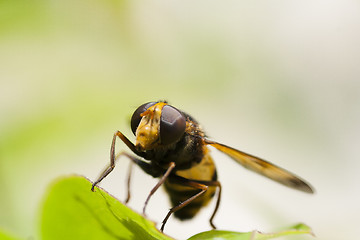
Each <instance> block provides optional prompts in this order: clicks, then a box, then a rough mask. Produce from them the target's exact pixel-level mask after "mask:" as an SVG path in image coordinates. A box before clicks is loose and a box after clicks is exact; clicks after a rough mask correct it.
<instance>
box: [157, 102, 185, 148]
mask: <svg viewBox="0 0 360 240" xmlns="http://www.w3.org/2000/svg"><path fill="white" fill-rule="evenodd" d="M185 127H186V120H185V117H184V115H182V114H181V112H180V111H179V110H177V109H176V108H174V107H172V106H169V105H165V106H164V107H163V109H162V112H161V120H160V141H161V144H164V145H167V144H171V143H174V142H176V141H177V140H179V139H180V138H181V137H182V136H183V134H184V132H185Z"/></svg>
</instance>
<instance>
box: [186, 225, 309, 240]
mask: <svg viewBox="0 0 360 240" xmlns="http://www.w3.org/2000/svg"><path fill="white" fill-rule="evenodd" d="M300 234H310V235H313V233H312V230H311V228H310V227H308V226H307V225H305V224H297V225H295V226H293V227H290V228H288V229H287V230H283V231H280V232H276V233H261V232H258V231H253V232H244V233H241V232H231V231H218V230H211V231H207V232H202V233H199V234H196V235H194V236H192V237H190V238H189V239H188V240H200V239H201V240H215V239H216V240H221V239H224V240H225V239H226V240H267V239H274V238H277V237H283V236H289V235H300Z"/></svg>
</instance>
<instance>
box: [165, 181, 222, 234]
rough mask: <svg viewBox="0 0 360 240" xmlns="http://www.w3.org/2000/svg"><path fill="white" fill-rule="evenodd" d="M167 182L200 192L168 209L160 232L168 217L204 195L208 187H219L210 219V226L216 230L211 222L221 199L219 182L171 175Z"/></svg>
mask: <svg viewBox="0 0 360 240" xmlns="http://www.w3.org/2000/svg"><path fill="white" fill-rule="evenodd" d="M169 180H171V181H175V182H178V183H179V184H182V185H186V186H189V187H193V188H196V189H199V190H201V191H200V192H198V193H197V194H195V195H194V196H192V197H190V198H188V199H187V200H185V201H184V202H181V203H180V204H179V205H177V206H175V207H173V208H171V209H170V211H169V212H168V214H167V215H166V217H165V218H164V220H163V222H162V225H161V228H160V231H163V230H164V227H165V224H166V222H167V220H168V218H169V217H170V215H171V214H172V213H174V212H176V211H178V210H180V209H182V208H183V207H185V206H186V205H188V204H189V203H191V202H192V201H193V200H195V199H196V198H197V197H199V196H200V195H202V194H204V193H205V192H206V191H207V189H208V187H209V186H215V187H219V193H218V198H217V201H216V206H215V210H214V212H213V214H212V215H211V217H210V225H211V227H212V228H214V229H215V228H216V227H215V225H214V224H213V223H212V220H213V218H214V216H215V214H216V212H217V210H218V208H219V205H220V199H221V184H220V182H219V181H200V180H191V179H187V178H183V177H180V176H177V175H171V176H170V178H169Z"/></svg>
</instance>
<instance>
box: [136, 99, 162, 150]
mask: <svg viewBox="0 0 360 240" xmlns="http://www.w3.org/2000/svg"><path fill="white" fill-rule="evenodd" d="M165 105H167V103H164V102H159V103H156V104H155V105H153V106H151V107H149V108H148V109H147V110H146V111H145V112H143V113H142V114H141V115H140V116H141V117H142V119H141V121H140V124H139V126H138V127H137V130H136V142H135V146H136V147H137V148H139V149H140V150H151V149H153V148H154V147H155V146H156V145H157V144H158V143H159V138H160V136H159V133H160V120H161V112H162V109H163V107H164V106H165Z"/></svg>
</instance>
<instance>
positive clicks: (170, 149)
mask: <svg viewBox="0 0 360 240" xmlns="http://www.w3.org/2000/svg"><path fill="white" fill-rule="evenodd" d="M131 130H132V132H133V133H134V135H135V136H136V141H135V144H133V143H132V142H131V141H130V140H129V139H128V138H127V137H126V136H125V135H123V134H122V133H121V132H120V131H117V132H116V133H115V134H114V136H113V139H112V144H111V149H110V165H109V166H108V167H107V168H106V169H105V171H104V172H103V173H102V174H101V175H100V177H99V179H98V180H97V181H95V182H94V183H93V184H92V188H91V190H92V191H94V188H95V186H96V185H97V184H98V183H100V182H101V181H102V180H103V179H104V178H105V177H106V176H107V175H108V174H109V173H110V172H111V171H112V170H113V169H114V167H115V160H116V159H117V157H119V156H122V155H125V156H126V157H128V158H130V160H131V161H132V162H133V163H135V164H137V165H138V166H139V167H140V168H141V169H142V170H143V171H144V172H145V173H147V174H149V175H151V176H153V177H155V178H160V180H159V182H158V183H157V184H156V185H155V186H154V188H153V189H152V190H151V191H150V194H149V195H148V197H147V199H146V201H145V204H144V208H143V214H144V215H145V209H146V206H147V204H148V201H149V199H150V198H151V196H152V195H153V194H154V193H155V192H156V190H157V189H158V188H159V187H160V186H161V185H163V186H164V187H165V190H166V192H167V193H168V195H169V197H170V200H171V202H172V205H173V207H172V208H171V209H170V210H169V212H168V214H167V215H166V217H165V218H164V220H163V222H162V226H161V228H160V230H161V231H163V230H164V226H165V224H166V222H167V220H168V218H169V217H170V215H171V214H173V213H174V215H175V217H177V218H179V219H180V220H186V219H190V218H192V217H194V216H195V215H196V214H197V212H198V211H199V210H200V209H201V208H202V207H203V206H205V205H206V204H207V203H208V202H209V201H210V200H211V199H212V197H213V196H214V195H215V193H216V190H217V189H218V192H217V200H216V205H215V209H214V212H213V214H212V216H211V217H210V220H209V221H210V225H211V226H212V228H215V225H214V224H213V219H214V216H215V214H216V212H217V210H218V207H219V204H220V199H221V184H220V182H219V181H218V180H217V174H216V168H215V164H214V162H213V159H212V157H211V156H210V153H209V149H208V147H207V146H212V147H214V148H216V149H218V150H219V151H221V152H223V153H225V154H226V155H228V156H229V157H230V158H232V159H234V160H235V161H236V162H238V163H240V164H241V165H243V166H244V167H245V168H247V169H250V170H252V171H255V172H257V173H259V174H261V175H263V176H266V177H268V178H270V179H272V180H274V181H277V182H279V183H281V184H283V185H285V186H288V187H291V188H294V189H297V190H300V191H303V192H306V193H313V192H314V191H313V189H312V187H311V186H310V185H309V184H308V183H306V182H305V181H304V180H302V179H301V178H299V177H297V176H295V175H294V174H292V173H290V172H288V171H287V170H285V169H282V168H280V167H278V166H275V165H274V164H272V163H270V162H267V161H265V160H263V159H260V158H258V157H255V156H253V155H250V154H247V153H244V152H242V151H239V150H237V149H234V148H232V147H229V146H226V145H224V144H221V143H218V142H215V141H212V140H209V139H208V138H207V137H206V135H205V133H204V131H203V130H202V128H201V126H200V125H199V123H198V122H197V121H196V120H195V119H194V118H192V117H191V116H190V115H189V114H187V113H184V112H182V111H180V110H178V109H177V108H175V107H173V106H171V105H169V104H168V103H167V102H165V101H159V102H148V103H145V104H143V105H141V106H140V107H138V108H137V109H136V110H135V112H134V114H133V115H132V117H131ZM117 137H119V138H120V139H121V140H122V141H123V142H124V143H125V144H126V145H127V146H128V147H129V148H130V150H131V151H132V152H133V153H135V154H136V155H137V156H133V155H130V154H127V153H125V152H122V153H120V154H118V155H116V154H115V142H116V139H117ZM139 157H140V158H139ZM129 182H130V175H129V179H128V198H127V200H126V202H127V201H128V200H129V198H130V191H129Z"/></svg>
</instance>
